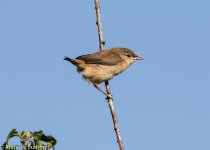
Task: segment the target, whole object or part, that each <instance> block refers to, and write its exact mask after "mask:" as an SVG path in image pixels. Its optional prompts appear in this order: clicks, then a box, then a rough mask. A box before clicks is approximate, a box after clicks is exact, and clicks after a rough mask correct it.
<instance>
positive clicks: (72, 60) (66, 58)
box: [64, 56, 79, 65]
mask: <svg viewBox="0 0 210 150" xmlns="http://www.w3.org/2000/svg"><path fill="white" fill-rule="evenodd" d="M64 60H66V61H69V62H70V63H72V64H73V65H78V63H79V62H78V60H75V59H72V58H69V57H67V56H65V57H64Z"/></svg>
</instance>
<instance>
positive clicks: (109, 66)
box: [64, 48, 143, 97]
mask: <svg viewBox="0 0 210 150" xmlns="http://www.w3.org/2000/svg"><path fill="white" fill-rule="evenodd" d="M64 60H66V61H69V62H70V63H72V64H73V65H75V66H76V67H77V71H78V72H79V73H82V76H83V78H84V79H85V80H87V81H88V82H90V83H92V84H93V85H94V87H95V88H97V89H98V90H99V91H100V92H102V93H103V94H105V95H106V96H108V97H111V95H109V94H107V93H106V92H104V91H103V90H101V89H100V88H99V86H98V85H99V84H100V83H102V82H106V81H108V80H110V79H112V78H113V77H114V76H116V75H118V74H120V73H122V72H123V71H124V70H126V69H127V68H128V67H129V66H130V65H131V64H132V63H134V62H135V61H137V60H143V58H141V57H139V56H138V55H136V54H135V53H134V52H133V51H132V50H130V49H128V48H111V49H108V50H101V51H99V52H97V53H94V54H87V55H82V56H78V57H76V58H75V59H72V58H69V57H67V56H65V57H64Z"/></svg>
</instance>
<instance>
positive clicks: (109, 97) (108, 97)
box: [106, 94, 113, 102]
mask: <svg viewBox="0 0 210 150" xmlns="http://www.w3.org/2000/svg"><path fill="white" fill-rule="evenodd" d="M106 95H107V97H106V100H107V102H108V100H109V99H112V100H113V96H112V94H106Z"/></svg>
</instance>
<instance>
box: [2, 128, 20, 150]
mask: <svg viewBox="0 0 210 150" xmlns="http://www.w3.org/2000/svg"><path fill="white" fill-rule="evenodd" d="M14 136H18V137H19V136H20V135H19V133H18V132H17V130H16V129H12V130H11V131H10V133H9V135H8V136H7V139H6V141H5V142H4V144H3V145H2V148H3V149H5V147H6V146H7V145H8V142H9V139H11V138H12V137H14ZM13 150H14V149H13Z"/></svg>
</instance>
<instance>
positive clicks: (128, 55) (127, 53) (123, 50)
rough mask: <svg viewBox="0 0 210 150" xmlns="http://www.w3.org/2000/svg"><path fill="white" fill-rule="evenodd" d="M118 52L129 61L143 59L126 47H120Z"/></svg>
mask: <svg viewBox="0 0 210 150" xmlns="http://www.w3.org/2000/svg"><path fill="white" fill-rule="evenodd" d="M119 53H120V55H121V57H122V58H123V59H125V60H127V61H130V62H131V63H133V62H135V61H137V60H144V59H143V58H142V57H139V56H138V55H136V54H135V53H134V52H133V51H132V50H130V49H128V48H120V49H119Z"/></svg>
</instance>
